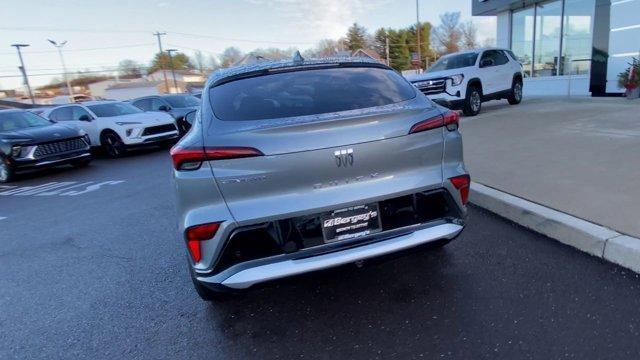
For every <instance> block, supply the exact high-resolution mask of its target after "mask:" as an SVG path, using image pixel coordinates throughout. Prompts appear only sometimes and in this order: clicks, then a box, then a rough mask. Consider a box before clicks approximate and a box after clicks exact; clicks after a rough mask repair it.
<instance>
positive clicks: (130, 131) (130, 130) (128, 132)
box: [126, 129, 133, 137]
mask: <svg viewBox="0 0 640 360" xmlns="http://www.w3.org/2000/svg"><path fill="white" fill-rule="evenodd" d="M126 133H127V137H130V136H131V134H132V133H133V129H127V131H126Z"/></svg>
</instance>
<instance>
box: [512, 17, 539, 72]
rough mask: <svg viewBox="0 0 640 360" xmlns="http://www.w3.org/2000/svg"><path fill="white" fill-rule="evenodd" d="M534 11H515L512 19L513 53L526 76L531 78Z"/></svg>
mask: <svg viewBox="0 0 640 360" xmlns="http://www.w3.org/2000/svg"><path fill="white" fill-rule="evenodd" d="M534 11H535V10H534V8H528V9H523V10H518V11H514V12H513V15H512V18H511V26H512V28H511V51H513V53H514V54H515V56H516V60H518V61H519V62H520V63H521V64H522V67H523V71H524V73H525V76H531V60H532V59H533V20H534V18H533V17H534Z"/></svg>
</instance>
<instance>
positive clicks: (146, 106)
mask: <svg viewBox="0 0 640 360" xmlns="http://www.w3.org/2000/svg"><path fill="white" fill-rule="evenodd" d="M133 106H135V107H137V108H139V109H140V110H144V111H149V110H151V99H140V100H137V101H134V102H133Z"/></svg>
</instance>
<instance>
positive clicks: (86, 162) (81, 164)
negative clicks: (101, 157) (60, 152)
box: [71, 159, 91, 168]
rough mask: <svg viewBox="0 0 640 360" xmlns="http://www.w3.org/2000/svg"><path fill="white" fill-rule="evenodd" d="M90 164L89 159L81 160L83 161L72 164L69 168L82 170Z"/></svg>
mask: <svg viewBox="0 0 640 360" xmlns="http://www.w3.org/2000/svg"><path fill="white" fill-rule="evenodd" d="M90 163H91V159H83V160H78V161H74V162H72V163H71V166H73V167H74V168H83V167H87V166H89V164H90Z"/></svg>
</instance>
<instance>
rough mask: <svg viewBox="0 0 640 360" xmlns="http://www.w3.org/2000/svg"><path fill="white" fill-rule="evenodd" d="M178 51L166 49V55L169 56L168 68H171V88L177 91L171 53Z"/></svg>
mask: <svg viewBox="0 0 640 360" xmlns="http://www.w3.org/2000/svg"><path fill="white" fill-rule="evenodd" d="M175 51H178V50H176V49H167V54H169V67H170V68H171V76H172V77H173V88H174V89H176V91H177V89H178V83H177V82H176V72H175V69H174V67H173V57H172V56H171V53H172V52H175Z"/></svg>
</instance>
